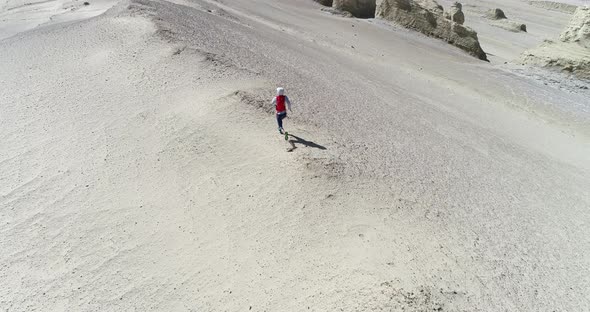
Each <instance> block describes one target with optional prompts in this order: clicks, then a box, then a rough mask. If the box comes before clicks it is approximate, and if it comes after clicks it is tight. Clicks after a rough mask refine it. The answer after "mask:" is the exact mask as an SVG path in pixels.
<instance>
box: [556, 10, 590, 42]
mask: <svg viewBox="0 0 590 312" xmlns="http://www.w3.org/2000/svg"><path fill="white" fill-rule="evenodd" d="M559 39H560V40H561V41H562V42H575V43H578V44H580V45H581V46H583V47H585V48H590V6H586V7H579V8H578V9H577V10H576V11H575V12H574V15H573V16H572V18H571V20H570V23H569V25H568V26H567V27H566V29H565V30H564V31H563V33H562V34H561V36H560V37H559Z"/></svg>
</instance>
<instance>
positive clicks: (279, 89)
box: [277, 87, 285, 95]
mask: <svg viewBox="0 0 590 312" xmlns="http://www.w3.org/2000/svg"><path fill="white" fill-rule="evenodd" d="M284 94H285V89H283V88H281V87H278V88H277V95H284Z"/></svg>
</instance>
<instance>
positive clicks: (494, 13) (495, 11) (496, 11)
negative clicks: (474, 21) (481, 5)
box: [487, 9, 507, 20]
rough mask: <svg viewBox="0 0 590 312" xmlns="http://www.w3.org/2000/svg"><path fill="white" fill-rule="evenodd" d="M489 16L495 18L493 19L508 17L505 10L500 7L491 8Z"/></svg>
mask: <svg viewBox="0 0 590 312" xmlns="http://www.w3.org/2000/svg"><path fill="white" fill-rule="evenodd" d="M487 16H488V18H489V19H493V20H500V19H506V18H507V17H506V14H504V11H502V10H500V9H491V10H490V11H489V12H488V13H487Z"/></svg>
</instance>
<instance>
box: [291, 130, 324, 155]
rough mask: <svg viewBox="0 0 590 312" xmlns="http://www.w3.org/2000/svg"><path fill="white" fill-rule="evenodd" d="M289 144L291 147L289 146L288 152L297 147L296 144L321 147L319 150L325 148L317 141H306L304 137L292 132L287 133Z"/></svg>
mask: <svg viewBox="0 0 590 312" xmlns="http://www.w3.org/2000/svg"><path fill="white" fill-rule="evenodd" d="M289 144H291V148H289V150H288V151H289V152H292V151H294V150H295V149H296V148H297V145H296V144H301V145H303V146H305V147H313V148H317V149H321V150H326V147H324V146H322V145H319V144H317V143H314V142H312V141H308V140H306V139H303V138H300V137H298V136H296V135H293V134H289Z"/></svg>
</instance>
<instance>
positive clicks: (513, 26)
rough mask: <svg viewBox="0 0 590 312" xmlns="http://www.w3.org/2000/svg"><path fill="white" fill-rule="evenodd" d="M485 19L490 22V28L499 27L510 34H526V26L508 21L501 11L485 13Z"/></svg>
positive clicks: (495, 10)
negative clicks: (510, 32)
mask: <svg viewBox="0 0 590 312" xmlns="http://www.w3.org/2000/svg"><path fill="white" fill-rule="evenodd" d="M486 17H487V18H488V19H490V20H492V22H490V24H491V25H492V26H496V27H500V28H502V29H506V30H509V31H512V32H521V31H522V32H526V25H525V24H523V23H519V22H514V21H509V20H508V18H507V17H506V14H504V11H502V10H501V9H497V8H496V9H492V10H490V11H488V12H487V13H486Z"/></svg>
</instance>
